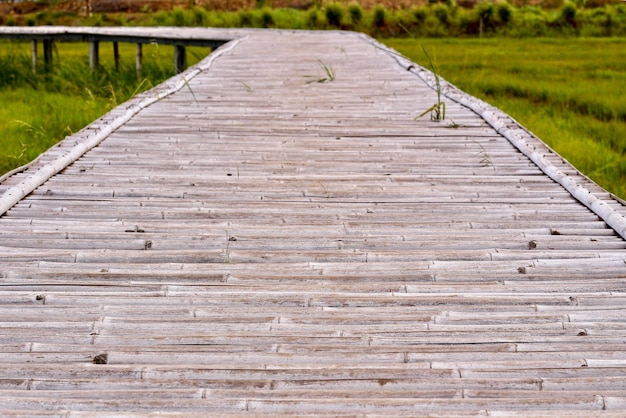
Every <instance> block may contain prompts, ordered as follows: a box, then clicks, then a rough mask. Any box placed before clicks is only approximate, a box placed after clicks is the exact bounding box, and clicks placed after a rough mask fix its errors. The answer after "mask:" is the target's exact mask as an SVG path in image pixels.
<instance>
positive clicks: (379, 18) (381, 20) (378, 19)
mask: <svg viewBox="0 0 626 418" xmlns="http://www.w3.org/2000/svg"><path fill="white" fill-rule="evenodd" d="M373 13H374V17H373V19H372V23H373V24H374V26H375V27H377V28H382V27H383V26H385V23H386V20H387V10H386V9H385V7H384V6H381V5H377V6H376V7H374V11H373Z"/></svg>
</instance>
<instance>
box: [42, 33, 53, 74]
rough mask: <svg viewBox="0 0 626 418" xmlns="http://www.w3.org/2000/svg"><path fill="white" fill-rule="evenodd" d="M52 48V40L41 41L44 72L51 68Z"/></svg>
mask: <svg viewBox="0 0 626 418" xmlns="http://www.w3.org/2000/svg"><path fill="white" fill-rule="evenodd" d="M53 47H54V41H53V40H52V39H44V40H43V63H44V65H45V67H46V70H49V69H50V68H52V48H53Z"/></svg>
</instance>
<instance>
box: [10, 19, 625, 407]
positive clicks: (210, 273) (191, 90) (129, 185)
mask: <svg viewBox="0 0 626 418" xmlns="http://www.w3.org/2000/svg"><path fill="white" fill-rule="evenodd" d="M11 31H14V32H12V33H15V31H17V32H19V31H23V35H28V33H31V32H28V31H35V32H36V31H68V32H71V31H83V32H85V33H86V34H91V35H95V34H98V35H106V34H111V33H110V32H107V31H128V32H127V34H129V35H132V34H140V35H141V36H147V37H151V36H154V37H156V36H157V35H163V36H165V35H166V34H172V33H176V34H177V36H181V37H186V38H194V37H198V38H203V39H206V40H212V39H213V40H224V41H225V43H224V45H222V46H221V47H219V48H217V49H216V50H215V51H214V52H213V53H212V54H211V55H210V56H208V57H207V58H206V59H205V60H203V61H202V62H201V63H200V64H198V65H197V66H194V67H191V68H189V69H188V70H186V71H185V72H183V73H181V74H179V75H177V76H175V77H174V78H172V79H170V80H168V81H166V82H165V83H163V84H162V85H160V86H158V87H156V88H155V89H153V90H151V91H148V92H146V93H144V94H142V95H140V96H138V97H136V98H134V99H133V100H131V101H130V102H128V103H125V104H123V105H121V106H119V107H117V108H116V109H114V110H113V111H111V112H110V113H108V114H107V115H105V116H103V117H102V118H101V119H99V120H97V121H95V122H93V123H92V124H91V125H89V126H87V127H86V128H85V129H83V130H82V131H80V132H78V133H76V134H74V135H72V136H69V137H67V138H66V139H65V140H63V141H62V142H61V143H59V144H58V145H57V146H55V147H53V148H51V149H50V150H48V151H47V152H45V153H43V154H42V155H41V156H40V157H39V159H38V160H37V161H36V162H34V163H33V164H32V165H31V166H29V167H27V168H25V169H24V170H22V171H18V172H16V173H13V175H11V176H8V177H6V176H5V178H3V179H2V182H0V195H1V196H0V353H1V354H0V363H1V364H0V415H1V416H21V415H30V416H59V417H68V416H70V417H73V416H94V415H96V416H97V415H107V416H142V415H151V414H152V415H158V416H174V415H175V416H233V415H240V414H252V415H262V414H272V415H276V416H282V415H293V416H305V415H310V416H318V415H333V416H363V415H378V416H472V415H481V416H525V417H528V416H547V415H549V416H585V417H588V416H600V415H601V416H615V417H618V416H624V415H625V414H626V350H625V349H626V293H625V291H626V242H625V241H624V237H625V236H626V227H625V225H626V221H625V218H624V214H625V213H626V211H625V208H624V206H623V204H622V203H621V202H620V201H619V200H617V199H615V198H613V197H612V196H611V195H610V194H609V193H607V192H606V191H604V190H603V189H601V188H600V187H598V186H597V185H595V184H594V183H592V182H591V181H589V180H588V179H587V178H585V177H584V176H582V175H581V174H580V173H578V171H577V170H576V169H575V168H573V167H572V166H571V165H569V164H568V163H567V162H566V161H564V160H563V159H562V158H561V157H560V156H559V155H557V154H555V153H554V152H553V151H551V150H550V149H549V148H548V147H547V146H546V145H545V144H544V143H543V142H542V141H540V140H539V139H537V138H536V137H534V136H533V135H532V134H531V133H530V132H528V131H527V130H525V129H524V128H523V127H521V126H519V124H517V123H516V122H515V121H514V120H512V119H511V118H510V117H509V116H507V115H506V114H504V113H502V112H500V111H498V110H497V109H494V108H492V107H490V106H488V105H487V104H485V103H483V102H481V101H479V100H477V99H475V98H473V97H471V96H469V95H467V94H465V93H463V92H461V91H459V90H458V89H456V88H454V86H451V85H448V84H447V83H445V82H444V84H443V86H442V87H443V94H444V96H443V100H444V101H445V103H446V106H447V115H446V120H444V121H440V122H437V121H432V120H429V119H428V117H424V118H421V119H418V120H414V117H415V116H416V115H417V114H419V113H421V112H422V111H423V110H425V109H428V108H429V107H430V106H431V105H432V104H433V103H435V102H436V99H437V94H436V91H435V90H434V78H433V76H432V74H431V73H430V72H428V71H426V70H425V69H423V68H421V67H420V66H418V65H416V64H414V63H411V62H409V61H408V60H406V59H404V58H402V57H401V56H399V55H398V54H396V53H394V52H393V51H390V50H389V49H387V48H385V47H384V46H383V45H381V44H379V43H377V42H376V41H374V40H373V39H371V38H368V37H366V36H364V35H361V34H357V33H350V32H336V31H329V32H305V31H302V32H300V31H274V30H218V29H171V28H55V27H51V28H1V32H2V33H4V34H7V33H9V32H11ZM32 33H34V32H32ZM37 34H38V35H42V33H41V32H37ZM40 39H41V38H40Z"/></svg>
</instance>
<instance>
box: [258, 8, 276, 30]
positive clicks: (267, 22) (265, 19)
mask: <svg viewBox="0 0 626 418" xmlns="http://www.w3.org/2000/svg"><path fill="white" fill-rule="evenodd" d="M272 26H274V16H272V11H271V10H270V9H267V8H264V9H263V10H262V12H261V27H263V28H271V27H272Z"/></svg>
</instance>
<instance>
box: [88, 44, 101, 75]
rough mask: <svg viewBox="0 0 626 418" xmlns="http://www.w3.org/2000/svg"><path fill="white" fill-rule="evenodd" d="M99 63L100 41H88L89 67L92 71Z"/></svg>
mask: <svg viewBox="0 0 626 418" xmlns="http://www.w3.org/2000/svg"><path fill="white" fill-rule="evenodd" d="M98 65H100V42H98V41H91V42H90V43H89V69H90V70H91V71H92V72H93V71H94V70H95V69H96V68H97V67H98Z"/></svg>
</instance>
